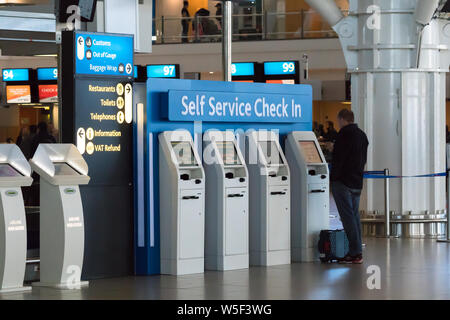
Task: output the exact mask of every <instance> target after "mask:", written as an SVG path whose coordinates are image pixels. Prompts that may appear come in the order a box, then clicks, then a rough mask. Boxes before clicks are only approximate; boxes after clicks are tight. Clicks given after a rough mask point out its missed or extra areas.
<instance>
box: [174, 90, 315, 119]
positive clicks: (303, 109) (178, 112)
mask: <svg viewBox="0 0 450 320" xmlns="http://www.w3.org/2000/svg"><path fill="white" fill-rule="evenodd" d="M306 91H307V92H309V93H308V94H306V93H305V94H304V95H280V94H261V93H259V94H249V93H245V94H243V93H227V92H208V91H205V92H193V91H178V90H169V108H168V109H169V110H168V118H169V120H170V121H205V122H271V123H294V122H295V123H298V122H307V121H310V118H311V116H312V115H311V114H310V113H311V110H312V107H311V101H312V89H311V87H309V90H306Z"/></svg>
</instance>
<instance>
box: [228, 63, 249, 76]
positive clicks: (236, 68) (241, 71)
mask: <svg viewBox="0 0 450 320" xmlns="http://www.w3.org/2000/svg"><path fill="white" fill-rule="evenodd" d="M231 75H232V76H233V77H239V76H254V75H255V64H254V63H252V62H240V63H233V64H232V65H231Z"/></svg>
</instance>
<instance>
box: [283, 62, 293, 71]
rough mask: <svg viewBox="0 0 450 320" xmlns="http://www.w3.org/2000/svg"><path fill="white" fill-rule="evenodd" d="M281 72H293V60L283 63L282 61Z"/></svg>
mask: <svg viewBox="0 0 450 320" xmlns="http://www.w3.org/2000/svg"><path fill="white" fill-rule="evenodd" d="M283 72H284V73H293V72H295V64H294V63H293V62H285V63H283Z"/></svg>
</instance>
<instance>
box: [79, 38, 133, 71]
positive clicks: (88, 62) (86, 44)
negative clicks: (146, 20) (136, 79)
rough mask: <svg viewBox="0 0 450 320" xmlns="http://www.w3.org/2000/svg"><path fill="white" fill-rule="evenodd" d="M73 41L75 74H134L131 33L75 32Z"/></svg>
mask: <svg viewBox="0 0 450 320" xmlns="http://www.w3.org/2000/svg"><path fill="white" fill-rule="evenodd" d="M74 41H75V60H76V61H75V72H76V74H87V75H110V76H131V77H133V76H134V68H133V66H134V64H133V55H134V39H133V36H132V35H110V34H101V33H100V34H99V33H86V32H76V33H75V39H74Z"/></svg>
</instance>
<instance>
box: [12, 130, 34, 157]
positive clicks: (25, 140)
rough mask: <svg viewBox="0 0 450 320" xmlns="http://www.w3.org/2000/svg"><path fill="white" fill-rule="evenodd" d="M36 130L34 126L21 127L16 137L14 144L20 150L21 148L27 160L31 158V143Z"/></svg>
mask: <svg viewBox="0 0 450 320" xmlns="http://www.w3.org/2000/svg"><path fill="white" fill-rule="evenodd" d="M36 130H37V128H36V126H30V127H29V128H27V127H23V128H22V130H21V134H20V136H19V138H17V142H16V144H17V145H18V146H19V148H20V150H22V153H23V155H24V156H25V158H26V159H27V160H30V159H31V144H32V143H33V139H34V136H35V135H36Z"/></svg>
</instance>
